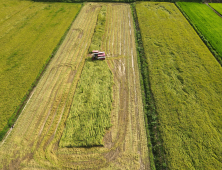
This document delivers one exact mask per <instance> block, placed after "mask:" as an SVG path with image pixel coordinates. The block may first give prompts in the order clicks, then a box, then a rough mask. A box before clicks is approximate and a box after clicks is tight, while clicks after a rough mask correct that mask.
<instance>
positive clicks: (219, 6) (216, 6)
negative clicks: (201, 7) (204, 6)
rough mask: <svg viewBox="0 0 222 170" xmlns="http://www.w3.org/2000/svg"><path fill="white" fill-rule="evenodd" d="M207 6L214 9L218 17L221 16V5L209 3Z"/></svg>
mask: <svg viewBox="0 0 222 170" xmlns="http://www.w3.org/2000/svg"><path fill="white" fill-rule="evenodd" d="M209 5H210V6H211V7H212V8H214V9H215V10H216V11H217V12H218V13H220V15H222V4H221V3H209Z"/></svg>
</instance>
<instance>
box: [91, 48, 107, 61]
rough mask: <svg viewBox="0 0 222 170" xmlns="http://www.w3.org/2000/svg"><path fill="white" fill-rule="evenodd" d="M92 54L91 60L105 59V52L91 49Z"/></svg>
mask: <svg viewBox="0 0 222 170" xmlns="http://www.w3.org/2000/svg"><path fill="white" fill-rule="evenodd" d="M92 54H93V56H92V60H105V59H106V55H105V52H100V51H98V50H93V51H92Z"/></svg>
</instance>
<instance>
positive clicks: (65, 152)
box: [0, 3, 149, 169]
mask: <svg viewBox="0 0 222 170" xmlns="http://www.w3.org/2000/svg"><path fill="white" fill-rule="evenodd" d="M101 5H106V6H107V19H106V28H105V35H104V40H103V43H102V46H101V49H102V50H104V51H105V52H106V53H107V54H108V57H107V60H106V62H107V63H108V65H109V67H110V69H111V71H112V72H113V75H114V82H115V84H114V86H113V93H114V94H113V97H114V102H113V110H112V112H111V122H112V124H113V126H112V127H111V128H110V130H109V131H108V132H107V133H106V135H105V137H104V147H92V148H59V146H58V143H59V141H60V138H61V136H62V133H63V130H64V127H65V121H66V119H67V116H68V113H69V107H70V106H71V103H72V99H73V95H74V92H75V87H76V84H77V81H78V79H79V77H80V74H81V70H82V68H83V66H84V62H85V57H86V56H87V55H86V53H87V50H88V48H89V45H90V41H91V39H90V38H89V37H92V35H93V31H94V27H95V24H96V20H97V15H98V12H99V10H100V9H101ZM80 34H81V36H80ZM140 95H141V94H140V84H139V73H138V68H137V59H136V49H135V40H134V30H133V18H132V16H131V10H130V6H129V5H128V4H110V3H105V4H101V3H87V4H86V5H85V6H84V7H83V8H82V10H81V12H80V14H79V16H78V17H77V18H76V20H75V22H74V24H73V25H72V27H71V29H70V31H69V33H68V35H67V37H66V39H65V40H64V42H63V44H62V45H61V47H60V48H59V50H58V52H57V54H56V56H55V57H54V58H53V60H52V61H51V63H50V65H49V66H48V68H47V70H46V72H45V74H44V75H43V77H42V78H41V80H40V81H39V84H38V85H37V87H36V89H35V90H34V94H33V96H32V98H31V99H30V101H29V103H28V104H27V105H26V108H25V109H24V111H23V113H22V114H21V116H20V118H19V120H18V121H17V124H16V125H15V127H14V129H13V130H12V132H11V134H10V135H9V137H8V138H7V140H6V141H5V143H4V144H3V145H2V146H1V148H0V164H1V165H3V169H4V168H5V169H6V168H9V169H13V167H16V166H17V167H22V168H23V169H30V168H36V169H37V168H42V167H43V168H53V167H54V168H75V169H77V168H79V169H89V168H90V169H149V160H148V149H147V141H146V132H145V126H144V115H143V114H144V113H143V108H142V101H141V96H140ZM1 161H2V162H1ZM3 162H4V163H3ZM0 168H2V167H0Z"/></svg>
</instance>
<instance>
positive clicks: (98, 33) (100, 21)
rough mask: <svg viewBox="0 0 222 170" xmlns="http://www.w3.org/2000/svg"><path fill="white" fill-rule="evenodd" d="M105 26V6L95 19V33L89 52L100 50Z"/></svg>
mask: <svg viewBox="0 0 222 170" xmlns="http://www.w3.org/2000/svg"><path fill="white" fill-rule="evenodd" d="M105 24H106V6H102V8H101V10H100V12H99V14H98V17H97V23H96V27H95V32H94V34H93V37H92V42H91V45H90V48H89V52H92V51H93V50H100V49H101V44H102V41H103V39H102V37H103V35H104V33H105Z"/></svg>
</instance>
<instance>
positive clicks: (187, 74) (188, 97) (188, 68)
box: [136, 2, 222, 170]
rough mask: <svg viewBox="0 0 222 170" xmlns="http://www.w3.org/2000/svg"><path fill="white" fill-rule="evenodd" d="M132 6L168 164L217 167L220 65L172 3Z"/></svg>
mask: <svg viewBox="0 0 222 170" xmlns="http://www.w3.org/2000/svg"><path fill="white" fill-rule="evenodd" d="M181 4H187V5H191V3H181ZM192 4H193V7H194V9H196V8H195V7H196V6H198V4H195V3H192ZM199 6H200V7H202V6H204V5H201V4H200V5H199ZM206 7H207V6H206ZM208 8H209V7H208ZM204 9H205V8H204ZM204 9H202V12H206V11H208V10H207V9H206V10H204ZM136 10H137V15H138V20H139V25H140V29H141V33H142V40H143V45H144V50H145V55H146V58H147V62H148V70H149V80H150V84H151V90H152V93H153V97H154V100H155V105H156V111H157V115H158V123H159V129H160V133H161V137H162V140H163V147H164V151H165V157H166V165H167V167H168V168H169V169H189V170H190V169H222V154H221V153H222V119H221V115H222V105H221V103H222V88H221V87H222V68H221V66H220V65H219V63H218V62H217V61H216V59H215V58H214V56H213V55H212V54H211V52H210V51H209V50H208V48H207V47H206V46H205V44H204V43H203V41H202V40H201V39H200V37H199V36H198V35H197V33H196V32H195V31H194V29H193V28H192V26H191V25H190V24H189V22H188V21H187V20H186V19H185V18H184V16H183V15H182V14H181V13H180V11H179V9H178V8H177V7H176V6H175V5H174V4H173V3H158V2H138V3H137V5H136ZM197 10H198V8H197ZM209 13H210V12H209ZM196 14H198V16H202V15H200V14H202V13H201V11H198V12H197V11H196ZM212 16H213V17H212V20H213V21H214V17H216V15H215V14H214V15H212ZM218 20H219V19H218ZM212 23H213V22H212ZM215 24H216V23H215ZM214 26H215V25H213V26H211V27H210V28H212V29H213V30H214V29H215V27H214ZM203 27H204V26H203ZM217 28H218V30H220V28H219V27H217ZM206 30H209V31H210V30H211V29H206ZM208 33H209V32H208ZM215 34H216V35H217V34H219V31H218V32H216V33H215ZM209 35H211V36H213V35H212V34H210V33H209ZM214 37H215V36H214ZM212 40H214V39H212ZM214 41H215V40H214ZM219 42H221V41H219Z"/></svg>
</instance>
